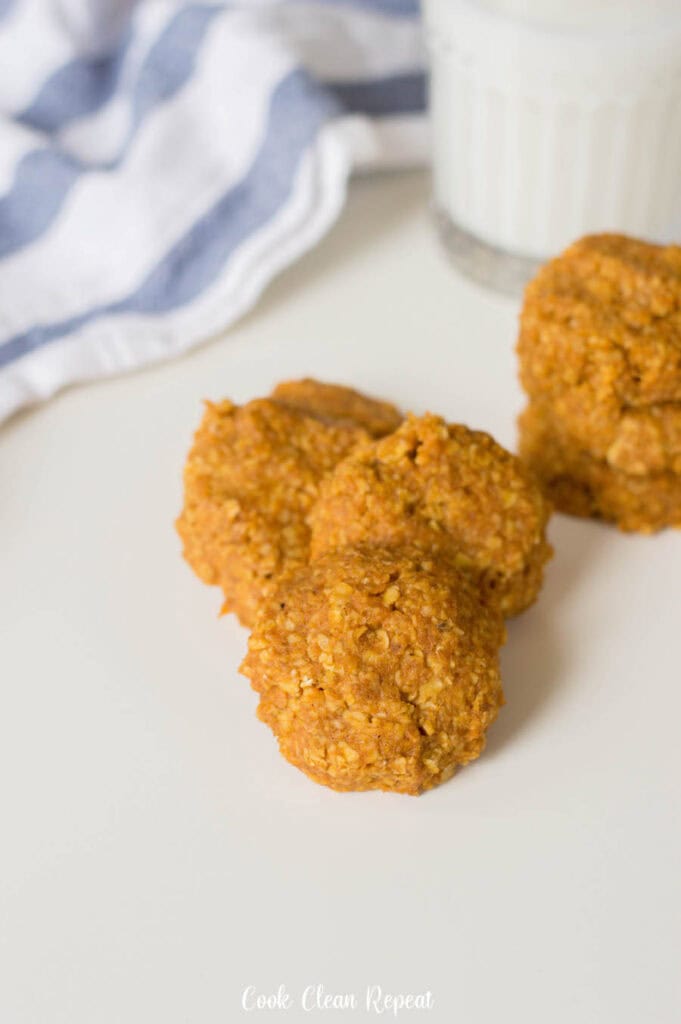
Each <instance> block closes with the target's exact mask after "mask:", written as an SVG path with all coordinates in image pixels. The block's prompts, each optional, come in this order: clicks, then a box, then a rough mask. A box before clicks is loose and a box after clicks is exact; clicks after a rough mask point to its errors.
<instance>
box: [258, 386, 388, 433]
mask: <svg viewBox="0 0 681 1024" xmlns="http://www.w3.org/2000/svg"><path fill="white" fill-rule="evenodd" d="M271 397H272V398H273V399H274V400H275V401H277V402H281V403H282V405H286V406H289V407H290V408H292V409H299V410H300V411H301V412H305V413H308V414H309V415H310V416H315V417H316V418H317V419H321V420H323V421H324V422H326V423H335V424H346V425H350V426H359V427H363V428H364V429H365V430H366V431H367V433H369V434H371V436H372V437H383V436H384V435H385V434H390V433H392V431H393V430H396V429H397V428H398V427H399V425H400V423H401V422H402V414H401V413H400V412H399V410H398V409H396V408H395V406H394V405H391V404H390V402H382V401H379V400H378V399H376V398H370V397H369V396H368V395H363V394H361V393H360V392H359V391H354V390H353V389H352V388H346V387H342V386H341V385H340V384H323V383H322V382H321V381H318V380H312V379H311V378H309V377H306V378H305V379H304V380H287V381H282V383H281V384H277V386H276V388H275V389H274V391H273V392H272V395H271Z"/></svg>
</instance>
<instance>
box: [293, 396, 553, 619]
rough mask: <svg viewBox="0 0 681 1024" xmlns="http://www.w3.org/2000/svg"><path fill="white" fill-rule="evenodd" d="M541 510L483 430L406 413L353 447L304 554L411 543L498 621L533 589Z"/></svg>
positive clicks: (518, 467) (539, 566)
mask: <svg viewBox="0 0 681 1024" xmlns="http://www.w3.org/2000/svg"><path fill="white" fill-rule="evenodd" d="M548 515H549V507H548V504H547V502H546V501H545V500H544V498H543V497H542V493H541V490H540V488H539V486H538V485H537V483H536V482H535V480H534V479H533V477H532V476H531V474H530V473H529V472H528V471H527V469H526V468H525V467H524V466H523V464H522V463H521V462H520V460H519V459H517V458H516V457H515V456H514V455H511V454H510V453H509V452H507V451H506V450H505V449H503V448H502V447H501V446H500V445H498V444H497V443H496V441H494V440H493V439H492V438H491V437H490V436H489V435H488V434H484V433H481V432H478V431H472V430H469V429H468V428H467V427H464V426H459V425H452V424H447V423H445V421H444V420H443V419H441V418H440V417H438V416H432V415H427V416H424V417H422V418H417V417H415V416H409V417H408V418H407V419H406V420H405V422H404V423H403V424H402V426H401V427H399V429H398V430H396V431H395V432H394V433H393V434H390V435H389V436H388V437H386V438H383V439H382V440H379V441H375V442H372V443H369V444H362V445H360V446H359V447H358V448H357V449H356V450H355V451H354V452H352V453H351V454H350V455H349V456H348V457H347V458H346V459H344V460H343V461H342V462H341V463H339V465H338V466H337V467H336V469H335V470H334V472H333V474H331V475H330V476H329V477H327V479H326V480H325V481H324V482H323V484H322V485H321V487H320V492H319V499H318V501H317V502H316V504H314V506H313V507H312V509H311V512H310V515H309V521H310V525H311V527H312V546H311V550H312V557H313V558H317V557H320V556H321V555H323V554H324V553H326V552H328V551H332V550H334V549H340V548H343V547H347V546H352V545H356V544H377V545H382V546H386V547H387V546H390V545H404V544H409V545H415V546H417V547H418V548H420V549H421V550H423V551H425V552H430V553H431V554H441V555H442V556H443V557H446V558H449V559H452V560H454V562H455V564H456V565H457V566H458V568H459V569H461V570H463V571H465V572H467V573H469V574H470V575H472V576H473V577H474V578H475V580H476V582H477V583H478V584H480V585H481V586H482V590H483V592H484V593H485V594H486V595H487V597H488V598H490V599H493V600H494V601H495V602H497V603H498V604H499V606H500V608H501V610H502V612H503V614H504V615H506V616H510V615H516V614H517V613H518V612H520V611H522V610H523V609H524V608H526V607H527V606H528V605H529V604H531V603H532V602H533V601H534V600H535V598H536V596H537V594H538V592H539V589H540V586H541V582H542V575H543V566H544V564H545V562H546V561H547V560H548V558H549V557H550V554H551V549H550V547H549V545H548V544H547V542H546V539H545V527H546V522H547V519H548Z"/></svg>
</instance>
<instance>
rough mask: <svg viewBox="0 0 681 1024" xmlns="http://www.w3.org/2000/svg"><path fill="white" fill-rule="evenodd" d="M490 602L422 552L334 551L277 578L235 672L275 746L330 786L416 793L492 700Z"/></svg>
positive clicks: (487, 713) (475, 731)
mask: <svg viewBox="0 0 681 1024" xmlns="http://www.w3.org/2000/svg"><path fill="white" fill-rule="evenodd" d="M503 641H504V628H503V623H502V620H501V618H500V616H499V614H498V612H497V611H496V610H495V609H494V608H493V607H490V606H489V605H484V604H483V603H481V601H480V598H479V596H478V594H477V591H476V588H475V586H474V585H473V584H472V582H471V581H470V580H469V579H468V578H467V577H465V576H460V575H458V574H457V573H456V572H455V570H453V569H449V570H448V571H447V572H446V573H443V572H442V571H441V569H440V568H439V567H438V566H437V565H436V564H435V562H434V561H432V560H431V559H429V557H428V556H426V555H424V554H423V553H422V552H419V551H414V550H408V549H398V548H391V549H383V550H382V549H380V548H376V547H373V548H366V549H351V548H346V549H345V550H342V551H338V552H335V553H333V554H329V555H326V556H325V557H323V558H320V559H319V560H318V561H316V562H314V563H311V564H309V565H308V566H305V567H303V568H300V569H298V570H296V571H294V572H292V573H289V574H288V575H287V576H285V577H283V578H282V579H281V581H280V586H279V588H278V590H277V591H276V593H275V595H274V597H273V599H272V600H271V601H270V602H269V603H268V605H267V606H266V607H265V608H264V609H263V612H262V614H261V616H260V617H259V619H258V622H257V623H256V626H255V629H254V632H253V634H252V636H251V638H250V640H249V649H248V654H247V656H246V658H245V660H244V662H243V665H242V666H241V671H242V672H243V673H244V675H246V676H247V677H248V678H249V679H250V680H251V684H252V686H253V688H254V689H255V690H256V691H257V692H258V693H259V694H260V704H259V708H258V716H259V717H260V718H261V719H262V721H263V722H265V723H266V724H267V725H269V726H270V728H271V729H272V731H273V732H274V734H275V736H276V737H277V740H278V741H279V746H280V748H281V752H282V754H283V755H284V757H286V758H287V760H289V761H290V762H291V763H292V764H294V765H296V766H297V767H298V768H301V769H302V770H303V771H304V772H305V773H306V774H307V775H309V776H310V778H312V779H314V780H315V781H316V782H320V783H322V784H324V785H326V786H330V787H331V788H332V789H337V790H364V789H384V790H394V791H396V792H399V793H411V794H417V793H421V792H422V791H423V790H426V789H429V788H431V787H432V786H436V785H438V784H439V783H440V782H444V781H445V780H446V779H448V778H450V777H451V776H452V775H453V774H454V772H455V770H456V768H457V767H458V766H459V765H464V764H466V763H467V762H468V761H471V760H473V758H475V757H477V756H478V755H479V754H480V752H481V751H482V749H483V747H484V744H485V732H486V730H487V728H488V726H489V725H490V724H491V723H492V722H493V721H494V719H495V717H496V715H497V712H498V710H499V707H500V706H501V704H502V703H503V696H502V690H501V683H500V680H499V664H498V648H499V647H500V645H501V644H502V643H503Z"/></svg>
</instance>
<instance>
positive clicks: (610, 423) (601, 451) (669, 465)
mask: <svg viewBox="0 0 681 1024" xmlns="http://www.w3.org/2000/svg"><path fill="white" fill-rule="evenodd" d="M533 401H538V402H540V403H541V402H544V403H545V404H548V402H550V405H551V411H552V416H553V418H554V419H555V420H556V421H557V422H559V423H561V424H562V429H563V430H564V431H565V432H566V433H567V434H569V435H570V436H571V437H572V438H573V439H574V440H575V441H576V442H577V444H579V445H580V446H581V447H582V448H583V449H584V450H587V451H588V452H589V453H590V454H591V455H593V456H594V457H595V458H598V459H601V460H604V461H605V462H607V463H608V464H609V465H610V466H612V468H613V469H619V470H621V471H622V472H624V473H630V474H632V475H634V476H645V475H647V474H648V473H661V472H665V471H669V472H672V473H681V402H663V403H661V404H659V405H648V406H638V407H630V408H627V407H623V406H621V405H620V404H619V402H618V401H617V400H616V399H615V398H614V396H613V395H612V394H611V395H610V396H609V397H606V396H604V395H601V398H600V401H597V400H596V399H595V397H594V395H593V393H592V392H591V390H590V389H588V388H586V387H575V388H572V389H569V390H567V391H564V392H562V393H561V394H559V395H554V396H552V397H551V398H550V399H549V400H546V399H542V398H540V397H535V398H534V399H533Z"/></svg>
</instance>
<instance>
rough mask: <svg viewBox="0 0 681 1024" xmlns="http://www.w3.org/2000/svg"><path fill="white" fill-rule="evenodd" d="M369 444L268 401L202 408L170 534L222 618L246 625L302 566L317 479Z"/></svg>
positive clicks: (345, 427) (357, 433) (354, 433)
mask: <svg viewBox="0 0 681 1024" xmlns="http://www.w3.org/2000/svg"><path fill="white" fill-rule="evenodd" d="M368 438H369V435H368V434H367V432H366V431H365V430H363V429H362V428H361V427H359V426H353V425H351V424H350V423H342V424H332V423H323V422H321V420H319V419H317V418H315V417H312V416H309V415H306V414H305V413H303V412H301V411H300V410H298V409H295V408H289V407H288V406H286V405H283V404H281V403H280V402H277V401H274V400H272V399H266V398H265V399H256V400H255V401H252V402H249V403H248V404H247V405H243V406H241V407H239V406H236V405H233V404H232V403H231V402H229V401H223V402H218V403H216V404H214V403H212V402H208V403H206V410H205V414H204V417H203V420H202V422H201V425H200V427H199V429H198V431H197V433H196V435H195V438H194V444H193V447H192V449H191V451H190V453H189V456H188V459H187V463H186V466H185V473H184V487H185V502H184V508H183V511H182V513H181V515H180V517H179V519H178V521H177V529H178V532H179V534H180V537H181V538H182V541H183V544H184V556H185V558H186V559H187V561H188V562H189V564H190V565H191V567H192V568H193V569H194V571H195V572H196V574H197V575H198V576H199V577H200V578H201V579H202V580H204V582H206V583H210V584H217V585H219V586H220V587H222V590H223V593H224V596H225V604H224V610H225V611H234V612H236V613H237V615H238V616H239V619H240V620H241V622H242V623H243V624H244V625H249V626H250V625H252V624H253V622H254V620H255V617H256V613H257V610H258V606H259V604H260V601H261V600H262V599H263V598H265V597H266V596H267V595H268V594H269V593H271V591H272V590H273V588H274V586H275V581H276V577H277V576H278V575H279V573H280V572H282V571H283V570H284V569H285V568H287V567H289V566H291V565H300V564H304V563H305V562H306V561H307V558H308V548H309V536H310V535H309V529H308V526H307V522H306V518H305V517H306V514H307V512H308V511H309V509H310V507H311V506H312V504H313V502H314V501H315V499H316V497H317V491H318V487H319V483H320V480H321V479H322V477H323V476H324V475H325V474H327V473H328V472H330V470H331V469H332V468H333V467H334V466H335V464H336V463H337V462H338V461H339V460H340V459H341V458H343V456H345V455H347V454H348V452H349V451H351V450H352V448H353V447H354V446H355V445H356V444H357V443H358V441H360V440H368Z"/></svg>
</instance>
